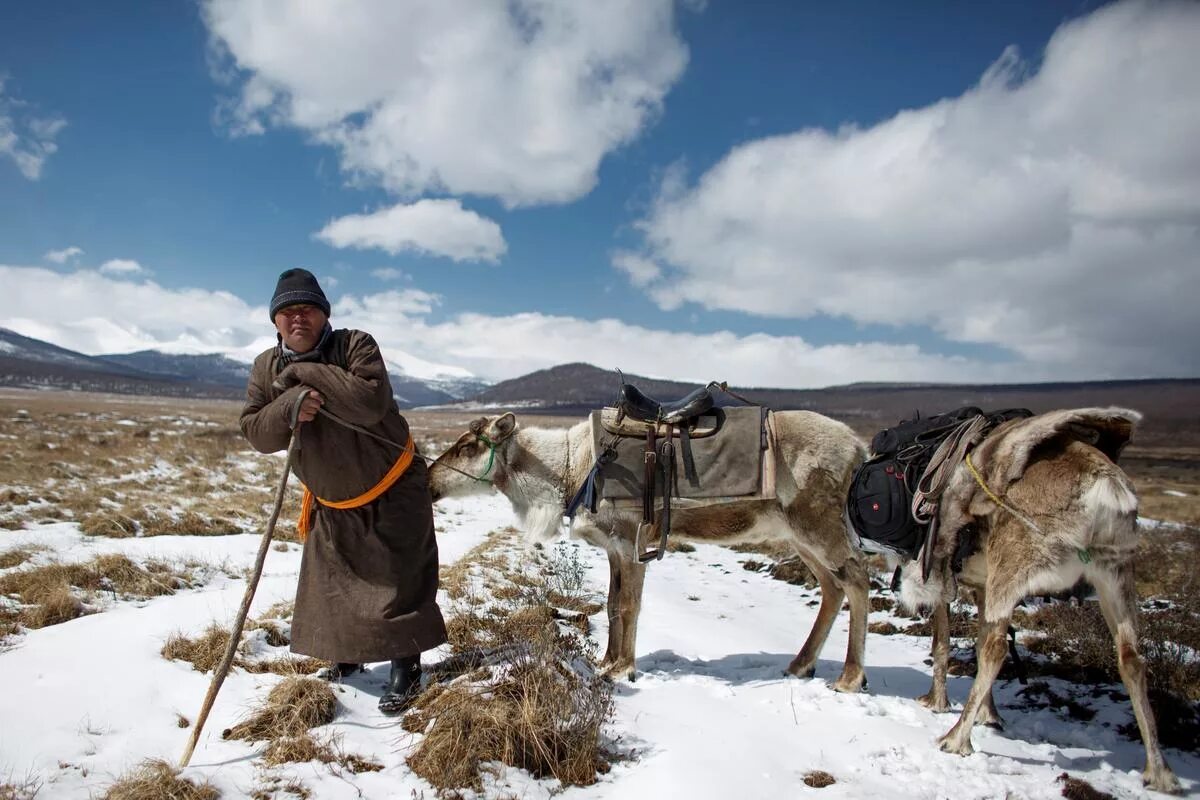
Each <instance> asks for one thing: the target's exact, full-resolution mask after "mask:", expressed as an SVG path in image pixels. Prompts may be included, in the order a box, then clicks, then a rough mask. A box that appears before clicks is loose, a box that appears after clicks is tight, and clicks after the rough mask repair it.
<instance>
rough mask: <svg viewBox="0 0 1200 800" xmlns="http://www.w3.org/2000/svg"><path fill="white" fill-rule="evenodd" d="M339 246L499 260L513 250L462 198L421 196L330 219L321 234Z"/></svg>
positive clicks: (322, 238) (393, 253)
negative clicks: (459, 199)
mask: <svg viewBox="0 0 1200 800" xmlns="http://www.w3.org/2000/svg"><path fill="white" fill-rule="evenodd" d="M316 236H317V238H318V239H321V240H322V241H324V242H327V243H329V244H331V245H333V246H334V247H356V248H359V249H366V248H378V249H380V250H385V251H387V252H388V253H391V254H392V255H396V254H397V253H401V252H404V251H413V252H418V253H428V254H431V255H438V256H445V257H447V258H452V259H454V260H455V261H492V262H495V261H497V260H498V259H499V258H500V256H502V255H504V252H505V251H506V250H507V249H508V245H507V244H506V243H505V241H504V235H503V234H502V233H501V232H500V226H499V225H497V224H496V223H495V222H493V221H492V220H490V219H488V218H487V217H482V216H480V215H479V214H476V213H475V212H474V211H470V210H468V209H465V208H463V206H462V203H460V202H459V201H458V200H418V201H417V202H415V203H411V204H407V205H406V204H404V203H400V204H397V205H394V206H392V207H390V208H384V209H380V210H379V211H375V212H373V213H371V214H350V215H349V216H345V217H339V218H338V219H335V220H333V221H331V222H330V223H329V224H328V225H326V226H325V227H324V228H322V229H321V230H320V231H319V232H318V233H317V234H316Z"/></svg>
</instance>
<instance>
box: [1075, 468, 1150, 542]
mask: <svg viewBox="0 0 1200 800" xmlns="http://www.w3.org/2000/svg"><path fill="white" fill-rule="evenodd" d="M1080 502H1081V504H1082V506H1083V511H1084V514H1085V515H1086V516H1087V517H1088V518H1090V524H1089V525H1088V530H1087V533H1086V534H1085V536H1086V537H1088V538H1089V539H1090V541H1088V542H1087V543H1086V546H1087V547H1088V548H1090V549H1097V548H1103V549H1109V548H1112V549H1116V550H1119V551H1132V550H1133V549H1134V548H1136V547H1137V509H1138V499H1137V495H1136V494H1135V493H1134V490H1133V485H1132V484H1131V483H1130V481H1129V478H1128V477H1127V476H1126V475H1125V473H1123V472H1121V471H1120V470H1117V469H1115V468H1114V469H1113V470H1112V471H1106V472H1104V473H1101V474H1100V475H1097V476H1096V477H1095V479H1094V481H1093V483H1092V485H1091V486H1089V487H1088V488H1087V490H1086V491H1084V493H1083V496H1082V497H1081V498H1080Z"/></svg>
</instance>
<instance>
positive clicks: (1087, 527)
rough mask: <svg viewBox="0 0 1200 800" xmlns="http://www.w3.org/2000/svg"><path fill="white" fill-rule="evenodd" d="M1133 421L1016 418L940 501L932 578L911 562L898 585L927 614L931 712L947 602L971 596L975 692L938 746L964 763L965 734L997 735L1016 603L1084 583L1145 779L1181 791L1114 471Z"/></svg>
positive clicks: (945, 640) (1129, 491) (1124, 481)
mask: <svg viewBox="0 0 1200 800" xmlns="http://www.w3.org/2000/svg"><path fill="white" fill-rule="evenodd" d="M1140 419H1141V415H1140V414H1139V413H1138V412H1136V411H1129V410H1126V409H1120V408H1108V409H1100V408H1084V409H1076V410H1068V411H1054V412H1050V413H1046V414H1041V415H1038V416H1035V417H1031V418H1028V419H1020V420H1012V421H1010V422H1006V423H1004V424H1002V425H1000V426H999V427H997V428H996V429H995V430H994V431H993V432H992V433H991V434H990V435H989V436H988V437H987V438H985V439H984V440H983V442H982V443H981V444H979V446H978V447H976V448H975V449H974V450H973V451H972V452H971V453H970V455H969V460H964V461H963V462H962V463H961V464H959V465H958V466H957V467H956V468H955V470H954V472H953V474H952V476H951V478H950V480H949V483H948V484H947V487H946V490H945V492H944V494H943V495H942V499H941V507H940V512H939V513H940V522H941V525H940V532H939V534H938V539H937V541H936V544H935V545H934V549H933V551H932V554H931V555H932V566H931V572H930V575H929V578H928V580H925V581H922V579H921V567H920V565H919V564H918V563H917V562H910V563H909V564H908V565H907V566H906V567H905V568H904V571H903V577H902V582H901V600H902V603H903V605H905V606H907V607H908V608H917V607H932V608H933V612H934V616H933V661H934V666H933V685H932V688H931V689H930V691H929V694H927V695H924V696H923V697H921V698H919V701H920V702H921V703H923V704H924V705H925V706H926V707H928V708H930V709H932V710H934V711H947V710H949V702H948V700H947V697H946V666H947V661H948V659H949V651H950V648H949V617H948V614H949V610H948V604H949V602H950V601H951V600H952V599H954V596H955V594H956V593H957V587H956V580H957V583H960V584H962V585H964V586H966V587H968V588H971V589H974V590H975V598H976V604H977V605H978V607H979V634H978V639H977V642H976V652H977V655H978V666H977V668H976V674H975V682H974V683H973V684H972V686H971V691H970V693H969V694H968V696H967V700H966V703H965V704H964V705H963V710H962V714H961V715H960V716H959V719H958V721H957V722H956V723H955V725H954V727H952V728H951V729H950V731H949V732H947V733H946V734H945V735H944V736H942V737H941V738H940V739H939V740H938V743H939V745H940V747H941V749H942V750H944V751H946V752H949V753H957V754H958V755H964V756H965V755H970V754H971V753H972V752H973V748H972V747H971V729H972V727H973V726H974V725H975V724H976V723H977V722H982V723H985V724H990V725H993V726H996V727H999V726H1000V725H1001V719H1000V715H999V714H998V713H997V712H996V705H995V701H994V699H993V697H992V684H993V682H994V681H995V679H996V674H997V673H998V672H999V670H1000V667H1001V666H1002V665H1003V663H1004V658H1005V652H1006V647H1005V635H1006V632H1007V630H1008V624H1009V618H1010V616H1011V615H1012V612H1013V608H1014V607H1015V606H1016V604H1017V603H1018V602H1020V601H1021V599H1022V598H1024V597H1025V596H1026V595H1028V594H1035V593H1045V592H1055V591H1061V590H1063V589H1068V588H1070V587H1071V586H1073V585H1074V584H1075V583H1076V582H1077V581H1078V580H1079V578H1080V577H1083V578H1085V579H1086V580H1087V581H1088V582H1089V583H1091V584H1092V586H1094V587H1095V589H1096V593H1097V594H1098V595H1099V599H1100V609H1101V612H1102V613H1103V614H1104V619H1105V621H1106V622H1107V623H1108V628H1109V631H1110V632H1111V633H1112V636H1113V640H1114V644H1115V646H1116V652H1117V664H1118V668H1119V670H1120V673H1121V680H1122V681H1123V682H1124V683H1125V688H1126V689H1127V690H1128V692H1129V699H1130V702H1131V703H1132V705H1133V713H1134V716H1135V717H1136V719H1137V724H1138V729H1139V730H1140V732H1141V735H1142V742H1143V744H1144V745H1145V748H1146V768H1145V770H1144V771H1143V773H1142V779H1143V781H1144V782H1145V784H1146V785H1147V786H1149V787H1150V788H1152V789H1155V790H1158V791H1161V792H1171V793H1177V792H1179V791H1180V786H1179V781H1178V779H1177V778H1176V777H1175V775H1174V773H1173V772H1172V771H1171V769H1170V767H1168V766H1167V763H1166V761H1165V760H1164V759H1163V755H1162V752H1161V751H1160V749H1159V745H1158V732H1157V729H1156V727H1155V723H1154V714H1153V712H1152V711H1151V709H1150V701H1149V699H1148V698H1147V695H1146V668H1145V666H1144V664H1143V662H1142V658H1141V656H1140V655H1139V654H1138V637H1137V629H1136V613H1137V596H1136V591H1135V587H1134V579H1133V556H1134V551H1135V549H1136V547H1137V537H1138V530H1137V504H1138V501H1137V496H1136V494H1134V490H1133V485H1132V484H1131V482H1130V480H1129V478H1128V476H1126V475H1125V473H1124V472H1123V471H1122V470H1121V469H1120V468H1119V467H1117V465H1116V460H1117V456H1118V455H1119V453H1120V451H1121V449H1122V448H1123V447H1124V446H1125V445H1126V444H1127V443H1128V441H1129V439H1130V436H1131V434H1132V431H1133V427H1134V425H1135V424H1136V423H1137V422H1138V421H1139V420H1140ZM968 526H970V527H971V528H973V529H974V531H975V534H976V535H977V537H978V540H977V541H978V550H977V551H976V552H975V553H974V554H973V555H971V556H970V557H968V558H966V559H965V560H964V561H963V563H962V570H961V572H960V573H959V574H957V575H955V574H952V570H951V567H950V563H951V560H952V556H953V554H954V553H955V550H956V547H957V545H958V538H959V536H960V535H963V534H964V532H965V531H966V530H967V528H968Z"/></svg>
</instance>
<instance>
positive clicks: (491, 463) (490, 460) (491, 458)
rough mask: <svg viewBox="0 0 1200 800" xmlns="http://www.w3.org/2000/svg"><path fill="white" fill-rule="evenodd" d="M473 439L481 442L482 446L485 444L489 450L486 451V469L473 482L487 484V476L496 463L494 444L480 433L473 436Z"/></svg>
mask: <svg viewBox="0 0 1200 800" xmlns="http://www.w3.org/2000/svg"><path fill="white" fill-rule="evenodd" d="M475 437H476V438H477V439H479V440H480V441H482V442H483V443H484V444H486V445H487V446H488V447H489V448H490V449H489V450H488V463H487V468H486V469H485V470H484V471H483V474H482V475H479V476H478V477H476V478H475V480H477V481H480V482H482V483H487V476H488V474H489V473H490V472H491V471H492V467H493V466H494V465H495V463H496V444H495V442H493V441H492V440H491V439H489V438H488V437H486V436H484V435H483V434H482V433H477V434H475Z"/></svg>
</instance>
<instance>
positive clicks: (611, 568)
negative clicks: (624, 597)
mask: <svg viewBox="0 0 1200 800" xmlns="http://www.w3.org/2000/svg"><path fill="white" fill-rule="evenodd" d="M607 551H608V645H607V647H605V649H604V658H602V659H601V660H600V667H601V669H602V671H603V672H604V673H605V674H608V671H609V667H611V666H612V664H613V663H614V662H616V661H617V659H618V658H619V657H620V654H621V641H622V638H623V635H624V620H623V618H622V617H621V614H620V610H619V609H620V604H619V602H618V599H619V597H620V595H621V556H620V555H619V554H618V553H617V552H616V551H615V550H613V548H611V547H609V548H607Z"/></svg>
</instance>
